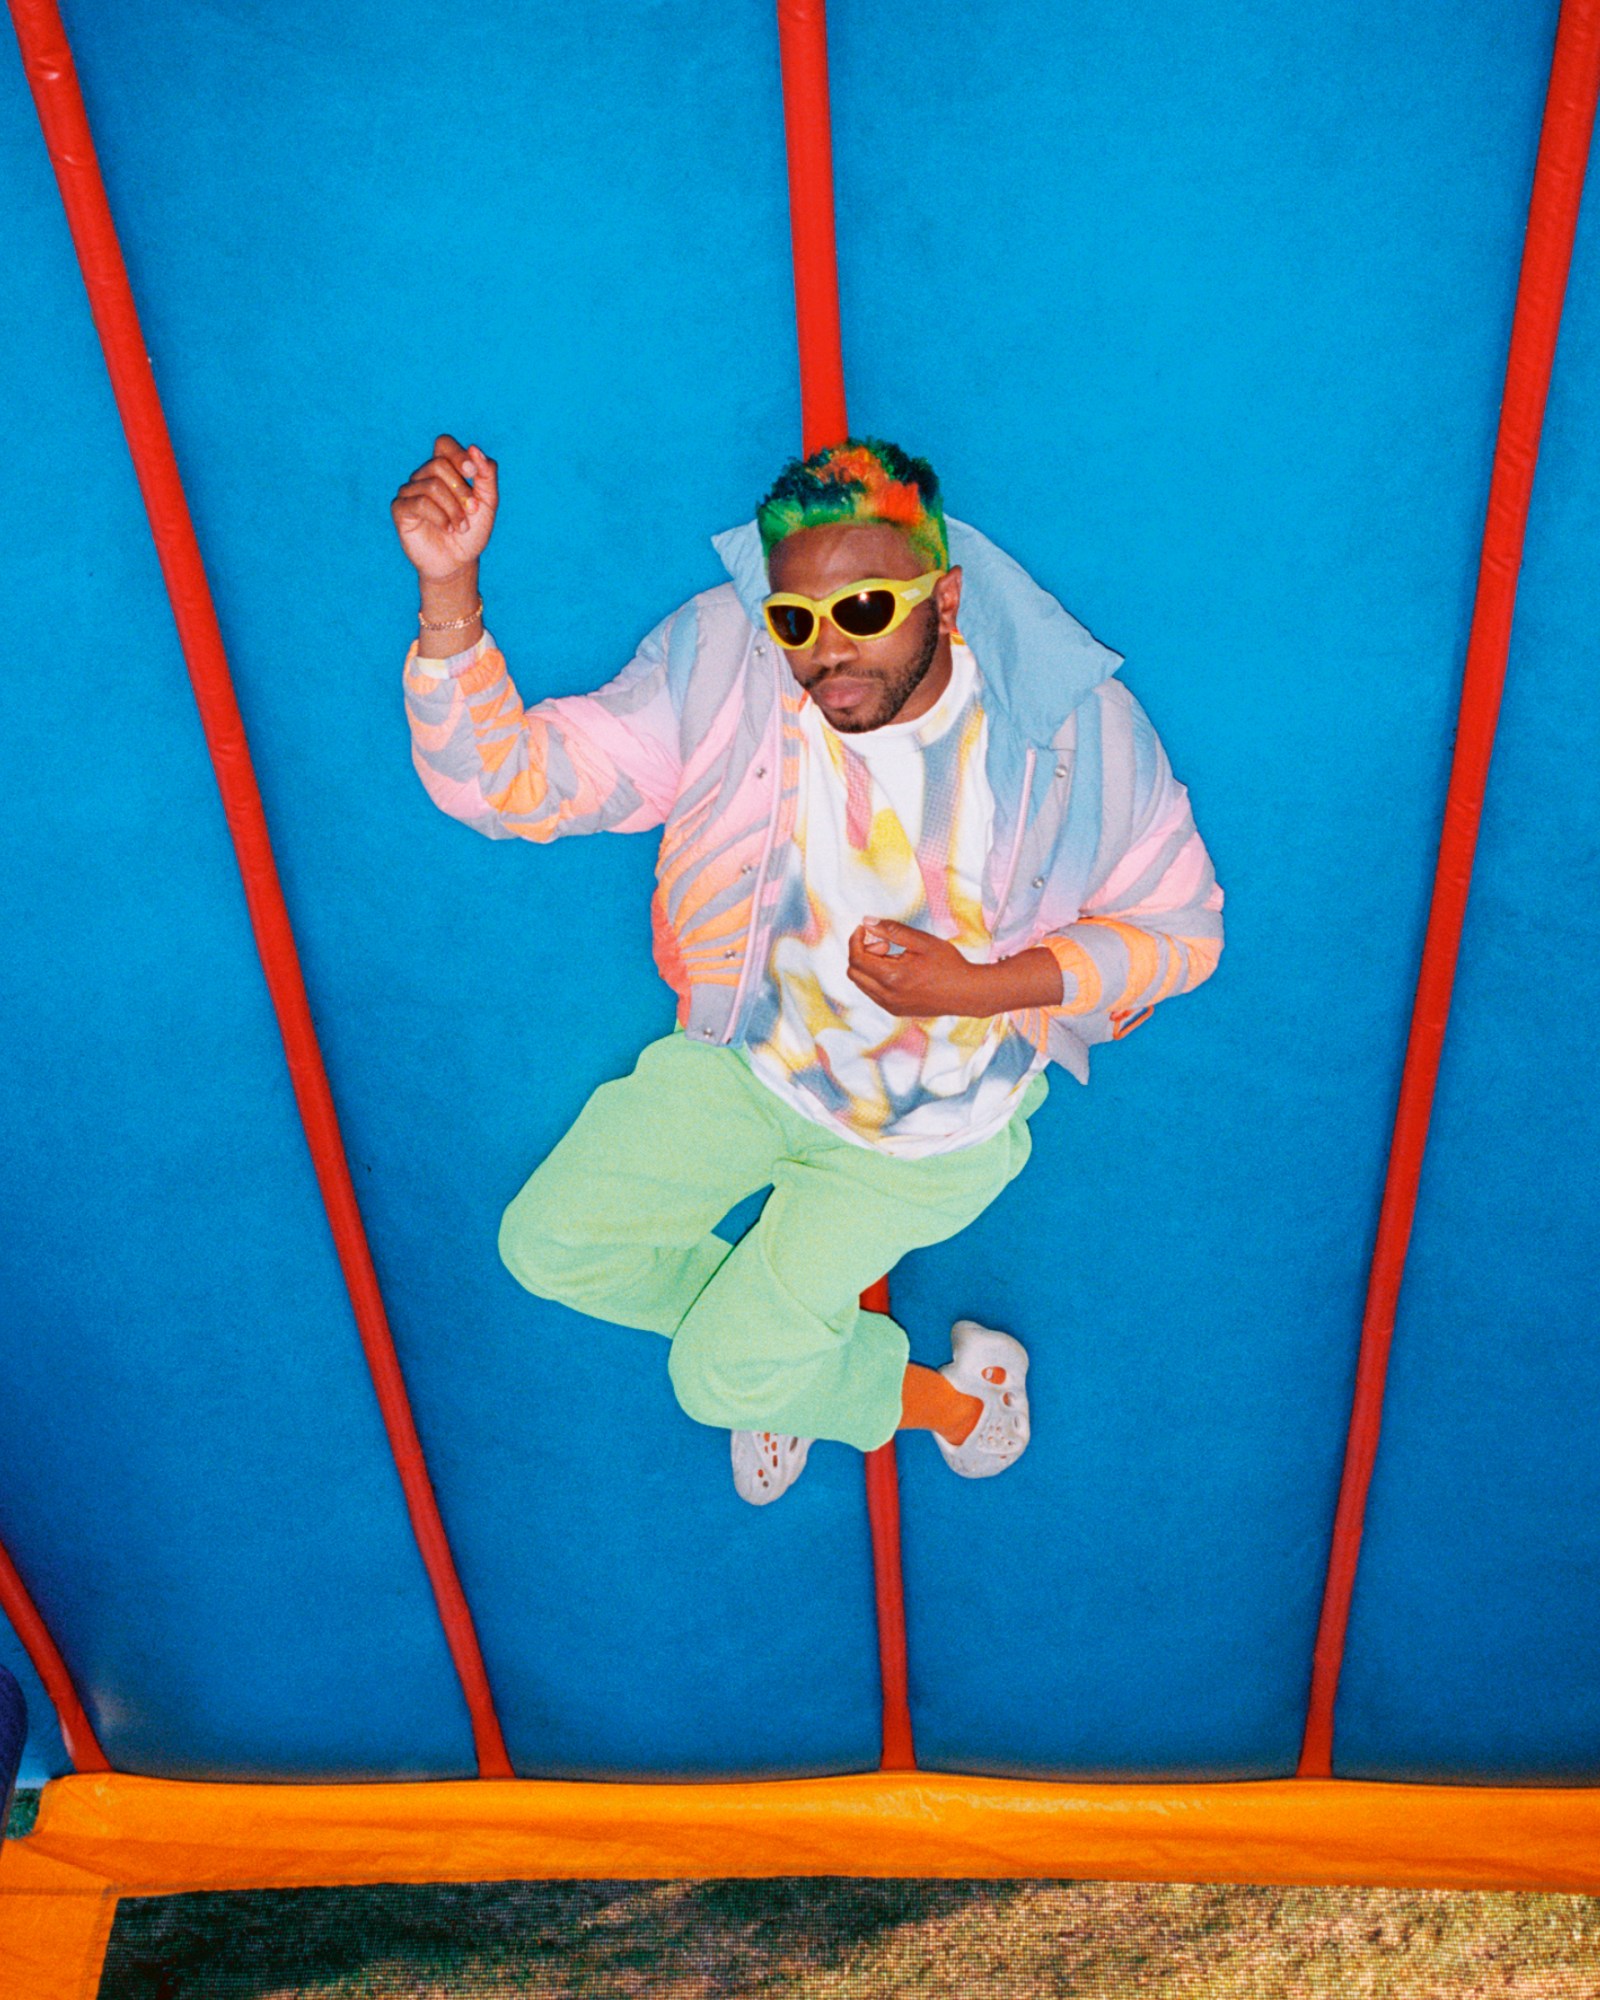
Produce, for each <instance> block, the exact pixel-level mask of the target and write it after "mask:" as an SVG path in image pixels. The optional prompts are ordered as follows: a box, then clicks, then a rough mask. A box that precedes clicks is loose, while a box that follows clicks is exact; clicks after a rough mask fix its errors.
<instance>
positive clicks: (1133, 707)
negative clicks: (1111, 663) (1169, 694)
mask: <svg viewBox="0 0 1600 2000" xmlns="http://www.w3.org/2000/svg"><path fill="white" fill-rule="evenodd" d="M1117 694H1118V696H1119V697H1120V699H1121V700H1122V701H1124V702H1125V703H1126V705H1127V709H1128V712H1129V719H1130V721H1131V725H1132V726H1131V729H1130V730H1129V731H1127V732H1126V733H1125V735H1122V740H1123V741H1125V743H1126V756H1127V762H1126V767H1125V770H1117V769H1111V770H1107V771H1106V772H1104V773H1103V776H1102V783H1103V786H1104V787H1105V793H1106V797H1107V799H1108V801H1110V802H1111V804H1110V805H1109V806H1108V808H1107V809H1106V812H1105V823H1106V827H1107V829H1108V831H1109V830H1110V829H1112V828H1115V829H1116V830H1117V831H1116V835H1115V837H1114V838H1113V839H1110V840H1109V841H1106V842H1104V843H1103V845H1102V851H1101V853H1100V854H1099V855H1098V856H1097V857H1096V869H1095V873H1096V878H1097V879H1096V880H1095V881H1094V883H1093V884H1092V886H1091V889H1090V893H1089V895H1088V896H1087V897H1086V899H1085V901H1084V903H1083V906H1082V911H1081V914H1080V916H1079V918H1078V920H1077V922H1075V923H1072V924H1068V925H1067V926H1066V928H1065V929H1064V930H1062V931H1060V932H1058V933H1056V934H1055V935H1053V936H1047V937H1043V938H1041V939H1040V940H1039V943H1040V944H1041V945H1043V946H1044V948H1045V949H1046V950H1047V951H1049V952H1050V953H1051V955H1052V956H1053V957H1054V959H1055V961H1056V963H1057V965H1059V966H1060V968H1061V986H1062V997H1061V1004H1060V1005H1059V1007H1053V1008H1046V1009H1043V1010H1041V1011H1042V1014H1043V1019H1042V1020H1041V1021H1040V1022H1039V1023H1038V1024H1037V1027H1035V1024H1034V1023H1032V1022H1030V1023H1029V1024H1028V1025H1029V1027H1030V1029H1034V1030H1035V1035H1036V1038H1037V1039H1040V1040H1041V1041H1043V1040H1046V1039H1047V1038H1048V1031H1049V1026H1050V1024H1051V1022H1052V1021H1054V1020H1058V1019H1059V1020H1064V1021H1066V1022H1068V1023H1069V1024H1070V1025H1071V1026H1072V1027H1073V1028H1075V1029H1076V1030H1077V1033H1078V1034H1079V1035H1080V1036H1082V1038H1083V1039H1084V1040H1085V1041H1089V1042H1097V1041H1106V1040H1111V1039H1115V1038H1117V1037H1119V1036H1122V1035H1125V1034H1127V1033H1129V1032H1130V1031H1131V1030H1132V1029H1134V1028H1136V1027H1138V1026H1139V1025H1140V1023H1141V1022H1142V1021H1144V1020H1145V1019H1146V1018H1147V1017H1148V1015H1149V1013H1150V1011H1151V1009H1152V1008H1154V1007H1155V1006H1156V1004H1157V1003H1158V1002H1159V1001H1162V1000H1165V999H1168V998H1170V997H1171V995H1173V994H1175V993H1187V992H1189V991H1191V990H1192V989H1193V988H1194V987H1196V986H1198V985H1200V983H1201V982H1202V980H1205V979H1209V978H1210V976H1211V974H1212V973H1213V972H1214V971H1215V970H1216V966H1217V960H1218V958H1219V957H1220V956H1221V953H1222V890H1221V888H1220V887H1219V886H1218V883H1217V878H1216V874H1215V872H1214V871H1213V869H1212V866H1211V857H1210V855H1209V854H1207V852H1206V849H1205V845H1204V843H1203V842H1202V840H1201V838H1200V835H1199V833H1198V832H1197V831H1196V828H1195V823H1194V814H1193V813H1192V812H1191V811H1190V808H1189V794H1188V793H1187V792H1186V791H1185V789H1184V788H1183V786H1182V785H1180V784H1179V783H1178V781H1177V779H1176V778H1174V777H1173V775H1172V768H1171V766H1170V765H1169V764H1168V762H1167V756H1166V752H1165V751H1164V750H1163V749H1162V747H1161V741H1160V738H1159V737H1158V736H1157V735H1156V733H1155V730H1154V728H1153V727H1152V726H1151V723H1150V720H1149V718H1148V717H1147V716H1146V715H1145V713H1144V711H1143V709H1141V708H1140V707H1139V704H1138V703H1137V702H1136V701H1135V700H1134V699H1133V697H1132V696H1131V695H1130V694H1128V693H1127V691H1126V689H1123V688H1121V687H1120V686H1119V687H1118V689H1117ZM1119 795H1120V797H1121V798H1122V799H1123V800H1124V801H1126V800H1128V799H1129V798H1130V797H1131V807H1125V808H1124V809H1120V810H1119V809H1118V808H1117V806H1116V801H1117V799H1118V797H1119Z"/></svg>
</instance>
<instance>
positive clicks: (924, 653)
mask: <svg viewBox="0 0 1600 2000" xmlns="http://www.w3.org/2000/svg"><path fill="white" fill-rule="evenodd" d="M938 650H939V621H938V619H937V618H930V619H929V620H928V636H927V638H926V639H925V640H924V641H923V644H922V648H921V650H920V651H919V652H918V653H917V654H916V656H915V657H914V658H913V659H911V660H908V661H907V662H906V664H905V665H904V666H903V667H902V668H901V669H900V671H899V672H898V673H897V674H896V675H895V676H894V677H893V679H886V680H884V681H883V682H882V684H881V686H882V692H881V696H880V699H879V701H878V705H877V707H876V708H875V709H874V710H873V712H872V713H871V714H870V715H862V716H849V717H845V716H841V717H840V719H839V720H838V721H837V722H833V723H830V725H829V727H830V728H833V729H835V730H837V731H838V732H839V734H840V735H841V736H861V735H864V734H865V733H866V731H868V730H870V729H881V728H882V727H883V725H884V724H885V723H886V722H893V721H894V719H895V717H896V716H897V715H898V714H899V713H900V711H901V709H903V708H904V707H905V705H906V703H907V702H908V701H909V700H910V699H911V697H912V696H913V695H914V694H915V693H916V691H917V689H918V688H919V687H921V685H922V683H923V682H924V681H925V680H926V679H927V678H928V669H929V668H930V667H931V666H932V665H933V661H934V655H935V654H936V653H937V652H938Z"/></svg>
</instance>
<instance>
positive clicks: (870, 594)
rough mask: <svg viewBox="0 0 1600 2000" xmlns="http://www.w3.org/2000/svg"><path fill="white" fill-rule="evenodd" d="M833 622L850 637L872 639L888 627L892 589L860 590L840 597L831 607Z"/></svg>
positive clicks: (890, 615) (891, 604)
mask: <svg viewBox="0 0 1600 2000" xmlns="http://www.w3.org/2000/svg"><path fill="white" fill-rule="evenodd" d="M832 616H833V622H834V624H835V625H837V626H838V627H839V629H840V631H841V632H848V633H849V634H850V636H851V638H852V639H872V638H875V637H876V636H877V634H878V633H880V632H886V631H887V630H888V629H889V620H890V619H891V618H892V617H893V616H894V592H893V591H892V590H861V591H857V593H856V594H855V596H854V597H841V598H840V599H839V602H838V603H837V604H836V605H835V606H834V607H833V613H832Z"/></svg>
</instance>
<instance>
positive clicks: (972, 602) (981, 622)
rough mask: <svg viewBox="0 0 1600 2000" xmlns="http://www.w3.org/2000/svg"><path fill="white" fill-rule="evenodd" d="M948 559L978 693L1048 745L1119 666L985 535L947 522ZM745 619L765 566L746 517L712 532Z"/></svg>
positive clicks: (757, 614) (756, 613)
mask: <svg viewBox="0 0 1600 2000" xmlns="http://www.w3.org/2000/svg"><path fill="white" fill-rule="evenodd" d="M945 526H946V527H947V528H948V530H949V533H950V560H951V562H952V563H953V564H956V565H958V566H959V567H960V569H961V572H962V591H961V632H962V636H963V638H965V639H966V641H967V643H968V644H969V645H970V646H971V648H972V650H973V652H974V654H975V655H976V656H977V659H978V663H979V665H980V666H981V668H982V669H983V680H984V688H985V691H986V694H987V696H988V697H989V698H991V699H992V700H993V702H994V705H995V706H996V707H997V708H1000V709H1003V710H1004V711H1005V713H1006V715H1007V716H1008V717H1009V719H1010V720H1011V722H1012V723H1013V725H1014V726H1015V727H1016V728H1017V729H1019V730H1021V731H1022V733H1023V734H1024V735H1025V736H1027V737H1028V738H1029V739H1030V740H1031V741H1033V742H1035V743H1048V742H1049V741H1050V740H1051V739H1052V737H1054V735H1055V733H1056V731H1057V730H1058V729H1059V728H1060V727H1061V724H1062V723H1063V721H1065V719H1066V718H1067V716H1068V715H1070V714H1071V712H1072V711H1073V709H1075V708H1076V707H1077V705H1078V703H1079V702H1080V701H1081V700H1082V699H1083V697H1084V696H1085V695H1086V694H1087V693H1088V692H1089V690H1090V689H1091V688H1093V687H1098V686H1099V684H1100V683H1101V682H1102V681H1104V680H1109V679H1110V677H1111V676H1112V675H1113V674H1114V673H1115V672H1116V671H1117V669H1118V667H1120V666H1121V665H1122V655H1121V654H1120V653H1114V652H1112V650H1111V648H1110V647H1109V646H1102V645H1101V643H1100V641H1099V640H1098V639H1097V638H1095V637H1094V635H1093V633H1091V632H1090V631H1088V629H1087V628H1086V627H1084V626H1082V625H1080V624H1079V623H1078V621H1077V619H1076V618H1074V617H1073V616H1072V614H1071V612H1070V611H1068V610H1066V609H1065V607H1064V606H1063V605H1061V604H1059V603H1057V601H1056V599H1055V598H1053V597H1052V596H1051V595H1050V593H1049V591H1047V590H1043V589H1041V588H1040V586H1039V585H1038V584H1036V583H1035V582H1034V580H1033V578H1032V577H1031V576H1029V574H1028V572H1027V571H1026V570H1025V569H1024V568H1023V567H1022V565H1021V564H1020V563H1017V562H1013V561H1012V559H1011V557H1010V556H1008V555H1007V554H1006V553H1005V551H1004V550H1003V549H1000V548H997V547H996V546H995V544H994V543H993V542H991V541H990V540H989V538H988V536H987V535H980V534H979V533H978V531H977V529H976V528H969V527H968V526H967V524H966V523H965V522H964V521H956V520H952V519H950V517H949V516H948V515H947V516H946V518H945ZM711 544H712V547H713V548H714V549H715V550H716V552H717V554H718V555H719V556H721V558H722V562H723V566H724V567H725V568H726V570H727V572H728V575H729V576H730V577H731V578H732V579H733V587H734V589H735V590H736V591H737V592H738V593H739V602H740V603H741V604H742V605H743V606H744V608H745V612H746V614H747V615H748V617H749V619H750V622H751V624H752V625H754V626H755V628H756V630H757V631H758V632H759V631H764V630H765V621H764V620H763V618H762V615H761V605H762V600H763V599H764V598H765V597H766V595H767V590H768V584H767V564H766V558H765V557H764V556H763V555H762V553H761V536H760V533H759V532H758V530H757V528H756V524H755V522H754V521H746V522H745V523H744V525H743V526H742V527H738V528H729V529H728V530H727V531H726V532H725V533H723V534H720V535H713V536H712V538H711Z"/></svg>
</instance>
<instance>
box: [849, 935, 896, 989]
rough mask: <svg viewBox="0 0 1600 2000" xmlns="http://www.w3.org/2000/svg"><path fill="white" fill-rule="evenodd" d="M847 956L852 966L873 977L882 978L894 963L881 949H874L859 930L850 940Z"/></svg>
mask: <svg viewBox="0 0 1600 2000" xmlns="http://www.w3.org/2000/svg"><path fill="white" fill-rule="evenodd" d="M849 958H850V963H851V964H852V965H853V966H859V967H860V968H861V970H862V971H863V972H870V973H871V974H872V976H873V978H874V979H882V978H884V977H885V976H886V975H887V974H888V973H889V972H890V971H891V968H892V967H893V966H894V964H895V961H894V959H892V958H890V957H888V956H887V955H886V952H885V951H884V950H883V949H880V950H878V951H874V950H873V948H872V945H871V943H870V941H869V940H868V939H867V938H866V937H865V936H864V935H863V934H862V933H861V932H860V931H857V932H856V934H855V936H854V937H853V938H851V940H850V952H849Z"/></svg>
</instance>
